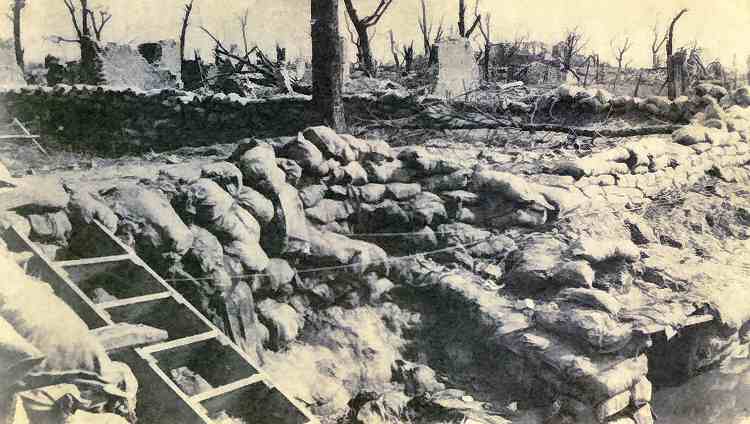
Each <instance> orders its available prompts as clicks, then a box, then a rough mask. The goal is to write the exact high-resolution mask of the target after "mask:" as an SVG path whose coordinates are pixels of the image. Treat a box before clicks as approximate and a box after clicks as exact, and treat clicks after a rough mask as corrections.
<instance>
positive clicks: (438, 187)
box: [421, 169, 472, 192]
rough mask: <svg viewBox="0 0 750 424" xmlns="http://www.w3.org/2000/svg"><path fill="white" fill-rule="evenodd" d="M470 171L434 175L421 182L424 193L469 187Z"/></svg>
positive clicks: (463, 170)
mask: <svg viewBox="0 0 750 424" xmlns="http://www.w3.org/2000/svg"><path fill="white" fill-rule="evenodd" d="M471 174H472V171H471V170H468V169H462V170H459V171H456V172H453V173H450V174H442V175H434V176H431V177H428V178H425V179H424V180H422V181H421V184H422V186H423V187H424V189H425V190H426V191H433V192H436V191H450V190H462V189H464V188H466V187H468V186H469V182H470V181H471Z"/></svg>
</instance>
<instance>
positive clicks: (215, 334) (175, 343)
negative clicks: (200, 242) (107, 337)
mask: <svg viewBox="0 0 750 424" xmlns="http://www.w3.org/2000/svg"><path fill="white" fill-rule="evenodd" d="M94 223H95V224H96V225H97V226H98V227H99V228H100V229H101V231H102V232H103V233H104V234H107V235H108V236H109V237H110V238H111V239H112V240H113V241H114V242H115V243H117V244H118V245H120V246H121V247H122V248H123V249H124V250H125V251H127V252H130V253H132V254H133V255H134V256H136V258H135V259H133V261H134V262H136V263H138V264H139V265H141V266H143V268H144V269H145V270H146V271H147V272H148V273H149V274H150V275H152V276H153V277H154V278H155V279H156V280H157V281H158V282H159V283H160V284H162V285H163V286H164V287H165V288H166V289H167V290H169V291H170V292H171V293H172V296H173V297H174V298H175V300H177V301H178V302H179V303H181V304H183V305H185V306H186V307H187V308H188V309H189V310H190V311H191V312H192V313H194V314H195V315H196V316H197V317H198V318H200V320H201V321H203V322H204V323H205V324H206V325H207V326H208V327H209V328H211V329H212V330H211V331H209V332H207V333H202V334H197V335H194V336H190V337H184V338H181V339H177V340H171V341H168V342H163V343H159V344H156V345H151V346H146V347H143V348H136V351H137V352H138V354H139V355H141V356H142V357H144V358H145V359H147V360H148V361H150V365H151V367H152V368H153V369H154V370H155V371H156V372H157V374H159V375H160V376H161V377H162V379H164V380H165V382H166V383H167V384H168V385H169V386H170V387H172V388H173V390H174V389H176V390H177V393H178V395H180V397H183V398H184V393H182V390H179V388H177V386H176V385H175V384H174V382H173V381H172V380H171V379H170V378H169V377H168V376H167V375H166V374H165V373H164V372H163V371H162V370H161V369H159V367H158V365H156V364H155V363H153V362H154V361H155V360H156V359H155V358H154V357H153V356H152V355H151V354H152V353H154V352H159V351H163V350H167V349H172V348H175V347H179V346H184V345H187V344H191V343H195V342H199V341H204V340H208V339H211V338H216V339H217V340H219V341H220V342H221V343H222V344H225V345H228V346H231V348H232V349H233V350H234V351H235V352H237V354H239V355H240V356H241V357H242V358H243V359H244V360H245V361H246V362H247V363H248V364H249V365H250V366H252V367H253V368H255V369H256V370H257V371H258V373H257V374H255V375H253V376H252V377H249V378H248V379H243V380H240V381H246V380H249V379H253V378H258V379H259V381H263V382H264V383H265V384H266V385H267V386H268V387H269V388H275V389H276V390H278V391H279V393H280V394H281V395H282V396H284V397H285V398H286V399H287V400H288V401H289V402H290V403H291V404H292V405H293V406H294V407H295V408H297V410H298V411H299V412H300V413H301V414H302V415H303V416H304V417H305V418H306V419H307V422H308V423H310V424H316V423H318V420H317V419H316V418H315V417H314V416H313V415H312V413H311V412H310V411H309V410H308V409H307V408H306V407H305V406H304V405H302V404H301V403H300V402H298V401H297V400H296V399H294V397H292V396H289V395H288V394H287V393H284V392H283V391H282V390H281V389H279V388H278V387H275V386H274V384H273V383H272V382H271V380H270V379H269V378H268V377H267V376H266V374H265V373H264V372H263V371H262V369H261V367H260V365H259V364H257V363H255V361H254V360H253V359H252V358H251V357H250V356H249V355H248V354H247V353H245V352H244V351H243V350H242V349H240V348H239V346H237V345H236V344H235V343H233V342H232V341H231V340H230V339H229V338H228V337H227V336H226V335H225V334H224V333H222V332H221V331H220V330H219V329H218V328H217V327H216V326H215V325H214V324H213V323H212V322H211V321H209V320H208V319H207V318H206V317H205V316H204V315H203V314H202V313H201V312H200V311H198V309H196V308H195V307H194V306H193V305H192V304H191V303H190V302H188V301H187V300H185V298H184V297H183V296H182V295H180V294H179V292H177V291H176V290H175V289H174V288H173V287H172V286H171V285H169V284H168V283H167V282H166V281H165V280H164V279H163V278H162V277H161V276H160V275H159V274H157V273H156V272H155V271H154V270H153V269H152V268H151V267H150V266H148V264H146V263H145V262H144V261H143V260H142V259H141V258H140V257H138V256H137V255H136V254H135V252H133V250H132V249H131V248H130V247H129V246H127V245H125V244H124V243H122V241H121V240H120V239H119V238H118V237H117V236H116V235H114V234H113V233H112V232H111V231H109V229H108V228H106V227H105V226H104V225H103V224H102V223H100V222H99V221H96V220H95V221H94ZM248 384H249V383H248ZM248 384H245V385H244V386H247V385H248ZM244 386H239V387H240V388H241V387H244ZM222 387H226V386H222ZM225 393H226V392H225ZM197 396H200V395H197ZM198 399H200V398H198ZM203 399H209V398H208V397H204V398H203ZM191 406H192V407H193V409H195V410H196V411H197V412H200V413H201V414H202V415H203V416H205V415H206V412H205V409H204V408H203V407H202V406H201V405H200V404H199V403H197V402H195V403H191ZM207 422H211V421H210V420H209V421H207Z"/></svg>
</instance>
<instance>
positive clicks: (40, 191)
mask: <svg viewBox="0 0 750 424" xmlns="http://www.w3.org/2000/svg"><path fill="white" fill-rule="evenodd" d="M15 183H16V188H14V189H10V190H3V191H2V192H0V210H14V211H17V212H20V213H21V214H22V215H26V214H30V213H46V212H54V211H58V210H60V209H65V207H66V206H67V205H68V201H69V200H70V196H69V195H68V193H67V192H66V191H65V189H64V188H63V186H62V184H61V183H60V181H59V180H55V179H43V180H39V179H34V180H30V181H26V180H23V179H17V180H15Z"/></svg>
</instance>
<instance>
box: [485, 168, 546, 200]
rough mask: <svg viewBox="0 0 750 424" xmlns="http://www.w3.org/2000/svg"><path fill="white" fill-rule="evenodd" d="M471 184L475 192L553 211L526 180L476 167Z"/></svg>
mask: <svg viewBox="0 0 750 424" xmlns="http://www.w3.org/2000/svg"><path fill="white" fill-rule="evenodd" d="M472 184H473V185H474V188H475V189H476V190H479V191H490V192H496V193H499V194H500V195H501V196H503V197H504V198H506V199H507V200H510V201H513V202H518V203H535V204H537V205H540V206H542V207H544V208H545V209H548V210H554V207H553V206H552V205H550V204H549V202H547V200H546V199H545V198H544V196H542V195H541V194H540V193H538V192H536V191H534V190H533V189H532V187H531V186H530V185H529V183H528V182H527V181H526V180H524V179H523V178H521V177H518V176H516V175H513V174H509V173H507V172H499V171H492V170H490V169H483V168H481V167H478V168H477V169H476V170H475V171H474V176H473V177H472Z"/></svg>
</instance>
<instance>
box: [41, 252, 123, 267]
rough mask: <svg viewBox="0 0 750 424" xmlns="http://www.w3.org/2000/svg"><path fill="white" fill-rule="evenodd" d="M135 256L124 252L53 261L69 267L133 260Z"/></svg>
mask: <svg viewBox="0 0 750 424" xmlns="http://www.w3.org/2000/svg"><path fill="white" fill-rule="evenodd" d="M134 258H135V256H134V255H132V254H123V255H114V256H99V257H96V258H86V259H72V260H69V261H55V262H53V263H54V264H55V265H57V266H59V267H68V266H80V265H93V264H102V263H107V262H117V261H127V260H133V259H134Z"/></svg>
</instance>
